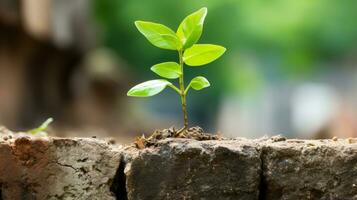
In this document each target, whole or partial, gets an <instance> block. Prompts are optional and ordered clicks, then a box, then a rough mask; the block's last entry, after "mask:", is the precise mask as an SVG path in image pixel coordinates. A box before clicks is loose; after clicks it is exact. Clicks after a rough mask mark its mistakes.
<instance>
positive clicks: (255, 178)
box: [0, 127, 357, 200]
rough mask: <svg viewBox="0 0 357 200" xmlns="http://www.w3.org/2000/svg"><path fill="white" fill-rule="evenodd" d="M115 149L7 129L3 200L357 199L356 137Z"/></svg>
mask: <svg viewBox="0 0 357 200" xmlns="http://www.w3.org/2000/svg"><path fill="white" fill-rule="evenodd" d="M110 143H111V142H106V141H103V140H99V139H93V138H51V137H50V138H47V137H35V136H30V135H26V134H22V133H12V132H10V131H8V130H6V129H3V128H1V127H0V200H42V199H50V200H57V199H58V200H59V199H61V200H62V199H65V200H66V199H79V200H82V199H83V200H84V199H85V200H87V199H94V200H96V199H98V200H111V199H113V200H114V199H118V200H156V199H157V200H164V199H167V200H176V199H180V200H181V199H185V200H191V199H193V200H195V199H199V200H201V199H202V200H210V199H212V200H217V199H219V200H221V199H223V200H225V199H235V200H236V199H238V200H240V199H244V200H254V199H259V200H300V199H322V200H356V199H357V139H356V138H350V139H345V140H342V139H337V138H334V139H332V140H287V139H286V138H283V137H280V136H275V137H271V138H263V139H258V140H247V139H235V140H207V141H197V140H193V139H178V138H176V139H173V138H167V139H164V140H158V141H156V142H155V143H153V144H151V146H150V147H148V148H144V149H137V148H135V147H134V146H127V147H125V148H124V147H121V146H117V145H112V144H110Z"/></svg>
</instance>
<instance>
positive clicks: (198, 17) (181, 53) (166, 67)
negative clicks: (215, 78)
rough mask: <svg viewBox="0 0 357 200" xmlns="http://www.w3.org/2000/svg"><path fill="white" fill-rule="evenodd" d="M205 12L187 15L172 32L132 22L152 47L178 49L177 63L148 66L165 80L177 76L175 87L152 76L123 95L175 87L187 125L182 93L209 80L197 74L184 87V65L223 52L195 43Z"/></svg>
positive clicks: (203, 61)
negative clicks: (152, 78)
mask: <svg viewBox="0 0 357 200" xmlns="http://www.w3.org/2000/svg"><path fill="white" fill-rule="evenodd" d="M206 15H207V8H201V9H200V10H198V11H196V12H194V13H192V14H191V15H189V16H187V17H186V18H185V19H184V20H183V21H182V22H181V24H180V25H179V27H178V29H177V31H176V33H175V32H174V31H173V30H171V29H170V28H168V27H167V26H165V25H162V24H158V23H153V22H146V21H136V22H135V25H136V28H137V29H138V30H139V32H140V33H142V34H143V35H144V36H145V37H146V39H147V40H149V42H150V43H151V44H153V45H154V46H156V47H159V48H162V49H167V50H174V51H177V52H178V58H179V61H178V62H164V63H159V64H156V65H154V66H152V67H151V71H153V72H154V73H156V74H157V75H159V76H161V77H163V78H167V79H178V85H179V86H178V87H177V86H175V85H174V84H173V83H171V82H169V81H168V80H166V79H156V80H150V81H146V82H143V83H140V84H138V85H136V86H134V87H133V88H131V89H130V90H129V91H128V93H127V95H128V96H133V97H149V96H153V95H156V94H158V93H160V92H161V91H163V90H164V89H165V88H166V87H169V88H171V89H173V90H175V91H176V92H177V93H178V94H179V95H180V97H181V106H182V112H183V116H184V127H183V129H182V130H186V129H187V128H188V117H187V110H186V96H187V93H188V91H189V89H190V88H192V89H194V90H202V89H203V88H206V87H209V86H210V83H209V82H208V80H207V79H206V78H205V77H203V76H197V77H195V78H193V79H192V80H191V82H190V83H189V84H188V85H187V86H185V80H184V65H185V64H186V65H187V66H189V67H198V66H202V65H205V64H208V63H210V62H213V61H214V60H216V59H217V58H219V57H220V56H222V55H223V53H224V52H225V51H226V49H225V48H224V47H222V46H219V45H213V44H196V43H197V42H198V40H199V39H200V37H201V34H202V30H203V23H204V20H205V17H206Z"/></svg>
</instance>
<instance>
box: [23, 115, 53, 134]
mask: <svg viewBox="0 0 357 200" xmlns="http://www.w3.org/2000/svg"><path fill="white" fill-rule="evenodd" d="M52 122H53V118H48V119H47V120H46V121H45V122H43V123H42V124H41V125H40V126H39V127H37V128H34V129H32V130H29V131H27V132H28V133H30V134H32V135H41V136H47V133H46V129H47V127H48V126H49V125H50V124H51V123H52Z"/></svg>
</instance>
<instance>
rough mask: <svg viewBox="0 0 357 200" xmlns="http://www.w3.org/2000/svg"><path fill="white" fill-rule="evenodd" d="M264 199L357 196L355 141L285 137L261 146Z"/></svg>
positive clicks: (344, 198)
mask: <svg viewBox="0 0 357 200" xmlns="http://www.w3.org/2000/svg"><path fill="white" fill-rule="evenodd" d="M262 161H263V175H264V180H263V183H264V184H263V185H264V191H261V192H262V193H264V199H326V200H330V199H333V200H348V199H351V200H352V199H357V143H354V142H353V140H351V139H350V140H336V141H334V140H286V141H278V142H267V143H266V144H264V145H263V146H262Z"/></svg>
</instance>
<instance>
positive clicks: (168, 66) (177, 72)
mask: <svg viewBox="0 0 357 200" xmlns="http://www.w3.org/2000/svg"><path fill="white" fill-rule="evenodd" d="M151 71H153V72H155V73H156V74H158V75H159V76H162V77H164V78H169V79H176V78H178V77H180V76H181V67H180V65H179V64H178V63H176V62H164V63H160V64H157V65H154V66H152V67H151Z"/></svg>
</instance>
